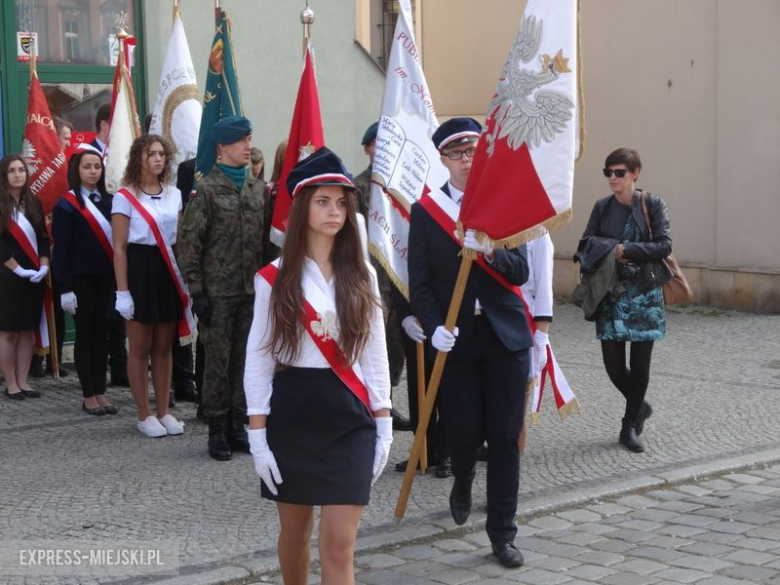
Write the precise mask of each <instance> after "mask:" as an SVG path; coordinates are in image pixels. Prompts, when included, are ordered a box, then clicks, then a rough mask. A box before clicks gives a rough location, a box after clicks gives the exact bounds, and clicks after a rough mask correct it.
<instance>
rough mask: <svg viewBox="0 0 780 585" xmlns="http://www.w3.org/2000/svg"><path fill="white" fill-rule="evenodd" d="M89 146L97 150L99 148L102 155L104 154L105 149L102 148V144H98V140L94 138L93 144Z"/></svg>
mask: <svg viewBox="0 0 780 585" xmlns="http://www.w3.org/2000/svg"><path fill="white" fill-rule="evenodd" d="M89 144H90V146H94V147H95V148H97V149H98V150H99V151H100V153H101V154H103V147H102V146H100V143H98V141H97V138H93V139H92V142H90V143H89Z"/></svg>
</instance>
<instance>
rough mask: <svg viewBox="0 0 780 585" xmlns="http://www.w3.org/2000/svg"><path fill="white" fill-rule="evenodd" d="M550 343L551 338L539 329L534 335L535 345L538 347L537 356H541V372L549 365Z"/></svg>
mask: <svg viewBox="0 0 780 585" xmlns="http://www.w3.org/2000/svg"><path fill="white" fill-rule="evenodd" d="M549 343H550V336H549V335H547V334H546V333H545V332H544V331H542V330H540V329H537V330H536V332H535V333H534V345H535V346H536V355H538V356H539V372H540V373H541V371H542V370H543V369H544V367H545V366H546V365H547V345H548V344H549Z"/></svg>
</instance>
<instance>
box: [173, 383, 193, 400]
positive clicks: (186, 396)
mask: <svg viewBox="0 0 780 585" xmlns="http://www.w3.org/2000/svg"><path fill="white" fill-rule="evenodd" d="M173 396H174V398H176V400H178V401H179V402H197V401H198V396H197V394H196V393H195V384H193V383H192V382H189V383H187V384H182V385H180V386H174V389H173Z"/></svg>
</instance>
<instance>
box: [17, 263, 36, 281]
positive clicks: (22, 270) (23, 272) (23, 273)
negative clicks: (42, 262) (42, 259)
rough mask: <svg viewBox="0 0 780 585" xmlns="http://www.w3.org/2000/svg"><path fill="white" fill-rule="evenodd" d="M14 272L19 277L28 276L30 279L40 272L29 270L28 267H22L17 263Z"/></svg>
mask: <svg viewBox="0 0 780 585" xmlns="http://www.w3.org/2000/svg"><path fill="white" fill-rule="evenodd" d="M14 274H15V275H16V276H18V277H19V278H27V279H30V278H32V277H33V276H35V275H37V274H38V271H37V270H28V269H27V268H22V267H21V266H19V265H18V264H17V265H16V268H14Z"/></svg>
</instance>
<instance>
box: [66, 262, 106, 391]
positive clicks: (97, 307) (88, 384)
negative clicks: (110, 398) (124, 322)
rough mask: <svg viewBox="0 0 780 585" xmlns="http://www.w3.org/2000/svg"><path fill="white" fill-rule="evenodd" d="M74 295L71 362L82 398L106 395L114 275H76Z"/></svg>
mask: <svg viewBox="0 0 780 585" xmlns="http://www.w3.org/2000/svg"><path fill="white" fill-rule="evenodd" d="M73 292H74V293H75V294H76V299H77V301H78V307H77V308H76V314H75V315H74V317H73V320H74V322H75V323H76V342H75V347H74V351H73V353H74V361H75V363H76V374H77V375H78V377H79V382H80V383H81V391H82V392H83V394H84V398H88V397H90V396H95V395H98V394H105V393H106V367H107V365H108V348H107V347H106V336H107V335H108V328H109V326H110V324H111V321H112V320H113V315H112V313H113V307H114V276H113V275H112V274H110V275H106V276H76V277H74V278H73Z"/></svg>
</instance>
